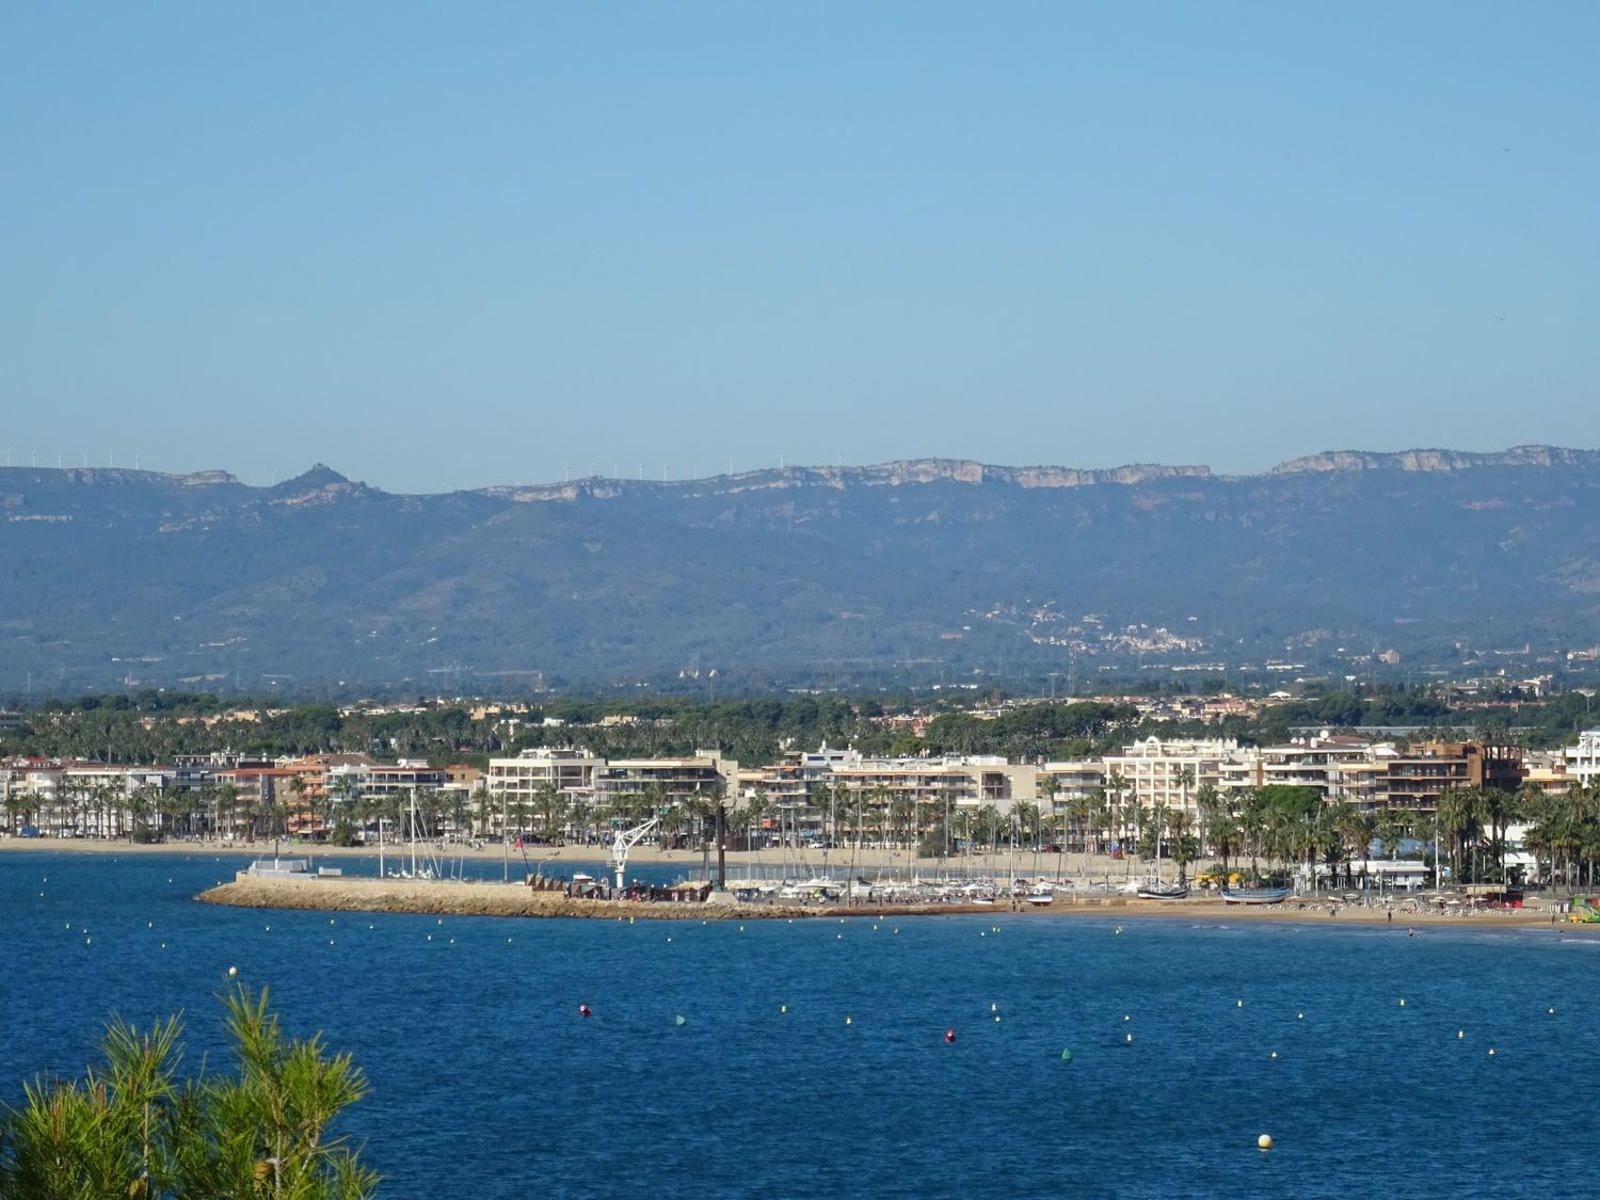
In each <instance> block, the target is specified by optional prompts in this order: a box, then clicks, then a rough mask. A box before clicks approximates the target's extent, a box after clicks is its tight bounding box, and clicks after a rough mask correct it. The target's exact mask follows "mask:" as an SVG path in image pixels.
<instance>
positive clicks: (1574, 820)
mask: <svg viewBox="0 0 1600 1200" xmlns="http://www.w3.org/2000/svg"><path fill="white" fill-rule="evenodd" d="M1523 812H1524V817H1525V819H1526V820H1527V821H1528V823H1529V824H1528V831H1527V833H1526V835H1525V836H1524V837H1523V845H1524V846H1525V847H1526V848H1527V849H1528V850H1529V851H1531V852H1532V853H1533V854H1534V855H1535V856H1536V857H1537V858H1538V860H1539V865H1540V874H1541V876H1542V877H1543V878H1544V879H1546V880H1548V881H1550V882H1552V883H1555V884H1560V885H1564V886H1566V887H1572V888H1578V887H1593V886H1594V885H1595V883H1596V880H1597V878H1600V786H1597V785H1595V784H1590V785H1588V786H1586V787H1579V786H1573V787H1572V788H1570V789H1568V790H1567V792H1566V793H1564V794H1557V795H1545V794H1539V793H1535V794H1531V795H1528V796H1526V797H1525V798H1524V808H1523Z"/></svg>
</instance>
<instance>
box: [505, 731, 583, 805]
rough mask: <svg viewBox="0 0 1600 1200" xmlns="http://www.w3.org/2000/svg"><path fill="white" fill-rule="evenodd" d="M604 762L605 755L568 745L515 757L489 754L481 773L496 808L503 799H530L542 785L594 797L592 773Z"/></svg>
mask: <svg viewBox="0 0 1600 1200" xmlns="http://www.w3.org/2000/svg"><path fill="white" fill-rule="evenodd" d="M605 765H606V761H605V759H603V758H600V757H598V756H596V755H595V754H594V753H593V752H592V751H589V750H583V749H574V748H573V747H570V746H567V747H561V748H550V747H542V748H540V749H537V750H524V751H523V752H522V753H521V754H519V755H517V756H516V757H515V758H491V759H490V760H489V770H488V772H487V773H486V774H485V775H484V777H483V783H484V790H485V791H486V792H487V793H488V795H489V798H490V800H491V803H492V807H493V808H494V809H496V810H498V809H499V808H500V806H501V804H502V802H506V803H511V804H516V803H517V802H518V801H527V802H529V803H531V802H532V801H533V799H534V797H535V796H536V795H537V794H538V793H539V792H541V791H543V790H544V789H545V788H554V789H555V790H556V791H558V792H565V793H566V794H567V795H568V796H570V797H572V798H573V799H574V800H577V801H587V800H591V799H593V797H594V787H595V773H596V772H598V771H600V770H602V769H604V767H605Z"/></svg>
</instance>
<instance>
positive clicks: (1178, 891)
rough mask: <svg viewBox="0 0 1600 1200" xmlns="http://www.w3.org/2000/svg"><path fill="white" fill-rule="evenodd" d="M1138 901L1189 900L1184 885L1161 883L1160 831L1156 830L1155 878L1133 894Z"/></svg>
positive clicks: (1187, 890)
mask: <svg viewBox="0 0 1600 1200" xmlns="http://www.w3.org/2000/svg"><path fill="white" fill-rule="evenodd" d="M1134 895H1135V896H1137V897H1138V898H1139V899H1140V900H1187V899H1188V898H1189V885H1188V884H1186V883H1171V884H1167V883H1162V882H1161V831H1160V830H1159V829H1157V830H1156V877H1155V878H1154V879H1153V880H1150V881H1148V882H1146V883H1142V884H1140V885H1139V888H1138V890H1137V891H1135V892H1134Z"/></svg>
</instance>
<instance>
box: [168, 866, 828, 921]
mask: <svg viewBox="0 0 1600 1200" xmlns="http://www.w3.org/2000/svg"><path fill="white" fill-rule="evenodd" d="M195 898H196V899H197V900H199V901H201V902H202V903H204V904H226V905H231V906H233V907H235V908H304V909H316V910H319V911H325V912H384V913H419V914H425V915H438V916H458V917H602V918H616V917H637V918H641V919H645V920H675V919H676V920H684V919H686V918H689V917H693V918H695V919H696V920H711V919H717V920H728V919H730V918H732V919H737V920H741V921H744V920H761V919H763V918H766V919H770V918H773V917H809V916H817V915H820V912H821V910H819V909H814V908H811V909H807V908H799V907H778V906H775V905H767V904H761V905H751V904H688V903H669V902H652V903H646V902H642V901H637V900H586V899H579V898H577V897H570V896H566V895H563V894H562V893H561V892H552V891H544V890H540V889H536V888H531V887H527V886H525V885H523V884H518V883H510V884H507V883H488V882H477V881H463V880H425V879H356V878H348V877H346V878H338V879H330V878H316V877H311V878H305V879H268V878H256V877H254V876H250V875H246V874H243V873H241V874H240V875H239V876H238V877H237V878H236V879H235V880H234V881H233V882H232V883H224V884H221V885H219V886H217V887H214V888H210V889H208V890H207V891H204V892H201V893H200V895H199V896H197V897H195Z"/></svg>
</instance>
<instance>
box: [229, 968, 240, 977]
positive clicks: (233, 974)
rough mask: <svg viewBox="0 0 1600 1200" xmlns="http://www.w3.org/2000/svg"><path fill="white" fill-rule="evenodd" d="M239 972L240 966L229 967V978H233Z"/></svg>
mask: <svg viewBox="0 0 1600 1200" xmlns="http://www.w3.org/2000/svg"><path fill="white" fill-rule="evenodd" d="M238 973H239V968H238V967H229V968H228V978H229V979H232V978H233V977H234V976H235V975H237V974H238Z"/></svg>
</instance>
